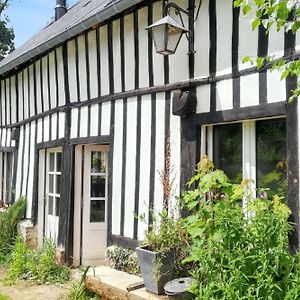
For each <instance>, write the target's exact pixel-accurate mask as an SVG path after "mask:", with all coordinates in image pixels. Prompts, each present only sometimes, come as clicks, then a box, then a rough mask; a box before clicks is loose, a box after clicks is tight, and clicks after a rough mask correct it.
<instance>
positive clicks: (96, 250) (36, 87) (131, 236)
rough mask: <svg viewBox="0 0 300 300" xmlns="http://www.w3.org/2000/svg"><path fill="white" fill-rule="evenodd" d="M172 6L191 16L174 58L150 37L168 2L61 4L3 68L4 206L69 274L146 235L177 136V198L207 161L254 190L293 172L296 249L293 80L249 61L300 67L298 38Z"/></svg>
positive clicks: (194, 1)
mask: <svg viewBox="0 0 300 300" xmlns="http://www.w3.org/2000/svg"><path fill="white" fill-rule="evenodd" d="M175 2H176V4H177V5H179V6H180V7H182V8H184V9H188V11H189V13H190V14H191V16H193V17H192V18H188V17H187V16H186V15H185V14H182V21H183V23H184V25H185V27H186V28H188V30H189V33H188V34H187V35H188V36H189V37H190V38H189V40H188V41H187V39H185V37H184V36H183V37H182V39H181V41H180V43H179V45H178V48H177V51H176V52H175V53H174V54H172V55H169V56H164V55H160V54H157V53H156V52H155V47H154V44H153V39H152V35H151V32H149V31H147V30H145V28H146V27H148V26H149V25H151V24H153V23H154V22H156V21H157V20H159V19H161V18H162V17H163V10H164V5H165V3H164V1H152V0H81V1H79V2H78V3H77V4H75V5H74V6H72V7H70V8H69V9H66V8H65V1H60V0H58V1H57V7H56V18H55V20H54V21H53V22H51V23H50V24H49V25H48V26H47V27H45V28H44V29H42V30H41V31H40V32H39V33H37V34H36V35H35V36H34V37H33V38H32V39H30V40H29V41H28V42H26V43H25V44H24V45H22V46H21V47H19V48H18V49H16V50H15V51H14V52H12V53H11V54H10V55H8V56H7V57H6V58H5V59H4V60H3V61H1V62H0V179H1V180H0V187H1V188H0V192H1V193H0V195H1V199H2V200H3V201H4V202H6V203H11V202H13V201H15V200H17V199H18V198H19V197H20V196H22V195H23V196H26V197H27V203H28V205H27V212H26V218H28V219H31V220H32V222H33V223H34V224H36V225H37V228H38V241H39V244H41V243H42V241H43V237H44V236H46V237H48V238H52V239H53V240H54V241H55V242H56V243H57V244H62V245H63V246H64V247H65V250H66V254H67V257H68V258H72V259H73V261H74V264H94V263H101V261H102V260H103V258H104V252H105V248H106V247H107V245H110V244H119V245H127V246H132V247H133V246H135V245H136V243H137V240H139V239H141V238H142V237H143V234H144V231H145V230H146V229H147V226H148V223H149V222H151V213H149V212H150V211H151V209H152V208H156V209H158V210H159V209H161V207H162V203H163V187H162V184H161V182H160V175H159V172H158V171H159V170H163V169H164V167H165V148H166V144H167V142H168V139H169V138H170V145H171V156H170V160H171V165H172V173H173V176H174V183H173V194H174V195H179V193H180V191H182V190H183V189H184V188H185V184H186V181H187V179H188V178H189V177H190V176H191V175H192V174H193V169H194V167H195V164H196V162H197V161H198V160H199V158H200V156H201V155H202V154H208V155H209V157H211V158H212V159H213V160H214V161H215V162H216V164H217V166H219V167H222V168H223V169H225V171H227V173H228V174H229V176H230V177H231V178H233V179H236V180H237V179H239V178H242V177H244V178H252V179H253V180H254V182H255V183H256V184H257V186H259V185H260V184H262V183H270V181H272V180H269V181H268V180H267V179H268V178H266V176H265V175H266V174H267V173H270V172H273V171H274V172H275V173H278V174H277V177H276V176H275V177H276V178H278V177H280V176H283V175H284V172H285V171H284V168H285V165H286V164H287V174H288V176H287V178H288V192H287V196H288V204H289V206H290V207H291V209H292V211H293V218H294V220H293V221H294V222H295V223H296V228H297V232H296V234H295V236H294V239H293V245H294V246H296V247H297V246H298V243H299V238H298V235H299V230H298V225H299V155H298V148H299V138H298V136H299V129H298V127H299V122H298V104H297V101H294V102H293V103H291V104H287V102H286V99H287V98H288V97H289V95H290V93H291V92H290V91H291V89H292V88H293V87H295V84H296V82H295V79H293V78H289V77H288V78H287V79H286V80H282V81H281V80H280V74H279V73H278V72H275V71H274V72H271V71H270V69H269V68H268V67H266V68H263V69H261V70H259V71H258V70H257V69H256V68H255V67H253V66H251V65H249V64H247V63H246V64H243V63H242V59H243V57H244V56H245V55H253V56H256V55H260V56H266V55H275V56H276V57H281V56H283V55H285V56H286V57H287V58H289V57H295V55H297V50H299V49H300V48H299V47H300V39H299V36H295V35H293V34H291V33H290V32H287V33H282V32H276V31H275V30H272V31H271V32H270V34H269V36H268V35H266V34H265V30H264V29H263V28H262V27H261V28H259V30H258V32H257V31H252V29H251V26H250V23H249V19H245V18H244V17H243V16H242V14H241V13H240V10H239V8H233V3H232V1H231V0H202V3H199V0H175ZM54 4H55V3H54ZM200 4H201V6H200V9H199V11H198V16H197V18H196V15H197V10H198V9H197V8H198V7H199V5H200ZM170 14H173V17H174V18H178V16H176V15H175V14H174V11H172V7H171V9H170ZM194 17H195V19H196V20H195V21H194V20H193V18H194ZM178 22H180V20H179V21H178ZM191 37H192V38H191ZM181 93H183V97H181V96H182V95H181ZM195 99H196V100H197V101H196V102H194V100H195ZM185 101H186V103H187V104H186V105H184V103H185ZM181 102H182V103H183V104H182V103H181ZM193 103H195V104H196V105H195V107H193ZM180 105H182V107H181V106H180ZM180 107H181V108H182V109H180ZM275 162H280V164H278V163H277V166H276V167H275V166H274V165H275ZM273 169H274V170H273ZM274 172H273V173H274ZM140 214H142V215H145V216H146V222H145V223H144V222H143V221H141V220H140V219H138V218H136V216H137V215H140Z"/></svg>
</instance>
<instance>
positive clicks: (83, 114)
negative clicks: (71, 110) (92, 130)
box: [79, 106, 88, 137]
mask: <svg viewBox="0 0 300 300" xmlns="http://www.w3.org/2000/svg"><path fill="white" fill-rule="evenodd" d="M79 134H80V137H86V136H88V107H87V106H84V107H81V109H80V133H79Z"/></svg>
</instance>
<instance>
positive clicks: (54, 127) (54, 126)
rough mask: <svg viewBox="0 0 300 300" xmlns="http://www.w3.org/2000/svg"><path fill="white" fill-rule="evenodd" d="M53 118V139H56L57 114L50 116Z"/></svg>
mask: <svg viewBox="0 0 300 300" xmlns="http://www.w3.org/2000/svg"><path fill="white" fill-rule="evenodd" d="M50 118H51V140H56V135H57V130H58V128H57V114H53V115H52V116H50Z"/></svg>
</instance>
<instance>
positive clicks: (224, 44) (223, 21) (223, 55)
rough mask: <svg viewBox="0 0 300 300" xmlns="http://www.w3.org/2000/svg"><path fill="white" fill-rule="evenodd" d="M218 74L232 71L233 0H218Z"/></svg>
mask: <svg viewBox="0 0 300 300" xmlns="http://www.w3.org/2000/svg"><path fill="white" fill-rule="evenodd" d="M216 9H217V73H216V74H217V75H224V74H230V73H231V50H232V48H231V46H232V44H231V40H232V1H216Z"/></svg>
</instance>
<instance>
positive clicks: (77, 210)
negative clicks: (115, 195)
mask: <svg viewBox="0 0 300 300" xmlns="http://www.w3.org/2000/svg"><path fill="white" fill-rule="evenodd" d="M95 146H96V147H101V148H102V149H103V150H104V151H106V152H107V153H108V154H107V159H108V164H107V168H108V169H109V151H110V147H109V145H107V144H76V145H75V159H74V164H75V167H74V224H73V233H74V234H73V265H74V266H80V265H81V264H82V239H83V184H84V181H85V179H84V177H83V175H84V170H85V168H84V151H85V147H95ZM107 176H109V170H107ZM108 180H109V179H108ZM108 180H107V183H108ZM108 201H109V197H107V199H106V204H105V209H106V223H108V217H109V213H108ZM107 235H108V225H107Z"/></svg>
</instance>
